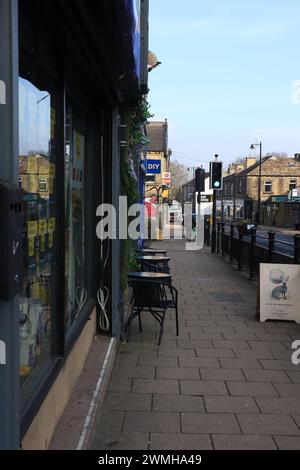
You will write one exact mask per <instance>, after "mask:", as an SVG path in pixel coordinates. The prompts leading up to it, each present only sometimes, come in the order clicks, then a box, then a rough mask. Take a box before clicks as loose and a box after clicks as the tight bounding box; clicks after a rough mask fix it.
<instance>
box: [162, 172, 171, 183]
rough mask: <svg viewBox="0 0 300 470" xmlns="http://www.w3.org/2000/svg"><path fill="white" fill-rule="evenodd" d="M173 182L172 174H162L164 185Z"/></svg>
mask: <svg viewBox="0 0 300 470" xmlns="http://www.w3.org/2000/svg"><path fill="white" fill-rule="evenodd" d="M170 182H171V173H169V172H167V171H165V172H163V174H162V184H170Z"/></svg>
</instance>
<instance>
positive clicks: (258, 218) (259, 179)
mask: <svg viewBox="0 0 300 470" xmlns="http://www.w3.org/2000/svg"><path fill="white" fill-rule="evenodd" d="M257 146H259V172H258V210H257V217H256V218H257V220H256V222H257V225H259V224H260V210H261V155H262V145H261V142H259V144H251V146H250V150H254V149H255V147H257Z"/></svg>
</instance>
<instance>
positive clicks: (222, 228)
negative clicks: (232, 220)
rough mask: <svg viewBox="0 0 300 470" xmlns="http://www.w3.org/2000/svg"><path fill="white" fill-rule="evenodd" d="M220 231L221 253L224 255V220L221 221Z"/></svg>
mask: <svg viewBox="0 0 300 470" xmlns="http://www.w3.org/2000/svg"><path fill="white" fill-rule="evenodd" d="M221 232H222V238H221V255H222V256H224V237H225V224H224V222H222V223H221Z"/></svg>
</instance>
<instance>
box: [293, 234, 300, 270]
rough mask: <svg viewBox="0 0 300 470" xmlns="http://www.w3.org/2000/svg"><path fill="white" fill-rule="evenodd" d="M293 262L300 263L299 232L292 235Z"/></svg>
mask: <svg viewBox="0 0 300 470" xmlns="http://www.w3.org/2000/svg"><path fill="white" fill-rule="evenodd" d="M294 263H295V264H300V234H299V233H297V234H296V235H294Z"/></svg>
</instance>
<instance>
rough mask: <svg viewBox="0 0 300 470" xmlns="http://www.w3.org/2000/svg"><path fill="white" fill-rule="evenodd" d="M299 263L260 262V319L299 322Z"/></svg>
mask: <svg viewBox="0 0 300 470" xmlns="http://www.w3.org/2000/svg"><path fill="white" fill-rule="evenodd" d="M299 285H300V265H297V264H275V263H274V264H273V263H272V264H271V263H260V321H262V322H264V321H266V320H294V321H295V322H296V323H300V310H299V305H300V289H299Z"/></svg>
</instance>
